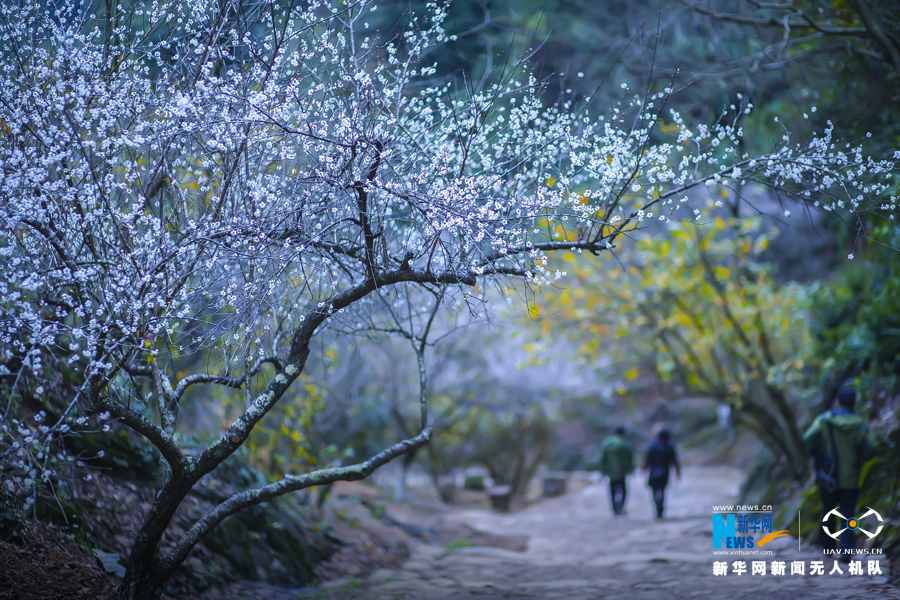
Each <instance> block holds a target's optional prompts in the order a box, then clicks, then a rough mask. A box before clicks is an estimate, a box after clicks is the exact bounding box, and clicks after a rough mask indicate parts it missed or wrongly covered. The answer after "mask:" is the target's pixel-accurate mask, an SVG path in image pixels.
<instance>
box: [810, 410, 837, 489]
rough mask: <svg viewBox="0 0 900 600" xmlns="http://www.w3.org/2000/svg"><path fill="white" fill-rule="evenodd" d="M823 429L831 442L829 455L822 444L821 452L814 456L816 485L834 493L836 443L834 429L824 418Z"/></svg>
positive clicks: (835, 485) (835, 482)
mask: <svg viewBox="0 0 900 600" xmlns="http://www.w3.org/2000/svg"><path fill="white" fill-rule="evenodd" d="M824 420H825V427H826V428H827V429H828V438H829V441H830V442H831V444H830V446H831V454H827V453H826V452H825V449H824V444H823V446H822V448H821V450H820V451H819V452H818V453H817V454H816V462H815V466H816V484H817V485H818V486H819V487H821V488H823V489H825V490H827V491H828V492H834V491H836V490H837V488H838V477H839V475H838V460H837V443H836V442H835V440H834V427H833V426H832V424H831V421H830V420H829V419H828V418H825V419H824Z"/></svg>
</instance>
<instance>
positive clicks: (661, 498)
mask: <svg viewBox="0 0 900 600" xmlns="http://www.w3.org/2000/svg"><path fill="white" fill-rule="evenodd" d="M669 439H670V435H669V432H668V430H666V429H663V430H662V431H660V432H659V433H658V434H656V439H655V440H653V441H652V442H651V443H650V446H649V447H648V448H647V455H646V457H645V458H644V463H643V464H642V465H641V468H642V469H644V470H645V471H646V470H649V471H650V476H649V478H648V480H647V483H648V484H649V485H650V489H652V490H653V502H655V503H656V518H657V519H662V518H663V511H664V510H665V508H666V506H665V504H666V486H667V485H669V471H670V470H671V468H672V467H673V466H674V467H675V474H676V475H677V476H678V478H679V479H681V465H680V464H679V463H678V455H677V454H676V453H675V446H673V445H672V444H671V443H670V442H669Z"/></svg>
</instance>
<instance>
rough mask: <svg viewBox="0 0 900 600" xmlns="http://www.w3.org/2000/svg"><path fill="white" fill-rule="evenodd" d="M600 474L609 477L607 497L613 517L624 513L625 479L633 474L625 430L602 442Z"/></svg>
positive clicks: (632, 461) (630, 453) (629, 444)
mask: <svg viewBox="0 0 900 600" xmlns="http://www.w3.org/2000/svg"><path fill="white" fill-rule="evenodd" d="M600 472H601V473H603V474H604V475H606V476H607V477H609V496H610V498H611V499H612V509H613V514H614V515H615V516H617V517H618V516H621V515H624V514H626V513H625V497H626V495H627V493H628V491H627V488H626V487H625V480H626V478H627V477H628V476H629V475H630V474H631V473H633V472H634V448H633V447H632V446H631V443H629V442H628V440H627V439H625V428H624V427H617V428H616V430H615V433H613V434H612V435H610V436H608V437H607V438H606V439H604V440H603V442H602V444H601V448H600Z"/></svg>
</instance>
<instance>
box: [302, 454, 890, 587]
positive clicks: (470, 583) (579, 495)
mask: <svg viewBox="0 0 900 600" xmlns="http://www.w3.org/2000/svg"><path fill="white" fill-rule="evenodd" d="M740 481H741V474H740V473H739V472H736V471H733V470H729V469H726V468H715V467H693V468H687V469H685V473H684V477H683V479H682V480H681V481H675V482H674V483H673V484H672V485H671V486H670V488H669V502H668V509H667V519H666V520H664V521H655V520H654V519H653V518H652V512H651V498H650V493H649V490H648V489H647V488H646V486H645V485H643V483H644V482H643V478H640V477H635V478H633V479H632V480H630V481H629V498H628V505H627V510H628V512H629V515H628V516H627V517H625V518H620V519H614V518H613V517H612V515H611V511H610V507H609V498H608V487H607V485H606V484H605V482H604V483H602V484H599V485H591V486H589V487H587V488H584V489H582V490H580V491H577V492H574V493H570V494H567V495H565V496H562V497H559V498H553V499H548V500H543V501H541V502H539V503H537V504H534V505H532V506H530V507H528V508H526V509H524V510H522V511H520V512H517V513H513V514H507V515H499V514H494V513H491V512H487V511H481V510H460V511H453V512H451V513H450V514H449V515H448V517H446V518H448V519H452V520H458V521H459V522H463V523H466V524H468V525H470V526H473V527H475V528H477V529H479V530H482V531H485V532H487V533H491V534H496V535H522V534H524V535H528V536H529V544H528V549H527V551H526V552H524V553H517V552H511V551H507V550H501V549H497V548H476V547H465V548H457V549H453V550H447V549H444V548H442V547H439V546H428V545H424V544H423V545H419V546H417V547H416V548H415V549H414V550H413V554H412V556H411V558H410V560H408V561H407V562H406V563H405V564H404V565H403V567H402V568H400V569H392V570H387V569H382V570H380V571H376V572H375V573H373V574H372V575H371V576H370V577H368V578H366V579H363V580H360V581H344V582H340V581H338V582H330V583H329V584H326V586H325V587H324V588H323V589H320V590H319V591H318V592H317V593H316V595H315V596H316V597H321V598H331V599H334V600H391V599H397V600H400V599H404V600H406V599H409V600H413V599H415V600H419V599H421V600H432V599H463V598H465V599H473V598H476V599H488V598H512V599H520V600H538V599H547V600H552V599H566V600H582V599H583V600H588V599H591V600H593V599H597V598H623V599H627V600H645V599H646V600H650V599H652V600H659V599H665V600H670V599H689V598H713V599H719V598H722V599H727V600H741V599H744V598H746V599H750V598H752V599H754V600H758V599H760V598H766V599H771V600H800V599H804V600H805V599H815V600H828V599H838V598H867V599H871V600H879V599H900V591H898V590H897V589H896V588H894V587H891V586H888V585H887V584H886V583H885V582H886V579H887V578H886V577H869V576H860V577H851V576H849V575H848V573H847V568H846V566H845V567H844V575H843V576H837V575H827V574H826V575H824V576H822V575H819V576H813V575H806V576H798V575H794V576H791V575H785V576H772V575H768V574H767V575H766V576H759V575H757V576H751V575H749V574H744V575H741V576H738V575H734V574H732V573H731V568H730V565H731V562H732V561H733V560H737V559H740V560H746V561H747V566H748V570H749V566H750V561H751V560H752V558H751V557H746V558H743V557H727V560H728V562H729V574H728V575H727V576H725V577H714V576H713V575H712V563H713V561H714V560H715V559H714V557H713V554H712V541H711V540H712V518H711V511H712V505H714V504H733V503H734V501H735V496H734V495H733V494H734V493H735V492H736V490H737V486H738V484H739V483H740ZM769 546H770V547H772V549H773V550H775V551H776V557H768V558H767V562H769V561H771V560H772V559H775V558H777V559H778V560H785V561H787V562H788V565H790V561H792V560H805V561H806V567H807V569H809V561H810V560H815V559H817V558H821V554H818V555H817V554H816V553H815V552H814V551H813V549H807V550H805V551H803V552H801V551H798V549H797V542H796V540H794V539H793V538H790V537H784V538H780V539H777V540H775V541H773V542H770V544H769ZM863 564H864V566H865V563H863ZM831 566H832V563H831V561H826V573H827V572H828V571H829V570H830V569H831ZM885 567H886V563H885V561H884V560H882V569H883V570H884V571H885V573H886V572H887V569H886V568H885ZM788 572H790V570H789V569H788Z"/></svg>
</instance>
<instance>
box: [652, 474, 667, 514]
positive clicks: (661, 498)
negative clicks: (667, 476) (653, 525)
mask: <svg viewBox="0 0 900 600" xmlns="http://www.w3.org/2000/svg"><path fill="white" fill-rule="evenodd" d="M667 483H668V482H667ZM650 489H652V490H653V501H654V502H655V503H656V518H657V519H662V516H663V510H665V508H666V484H665V483H664V484H662V485H654V486H651V488H650Z"/></svg>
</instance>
